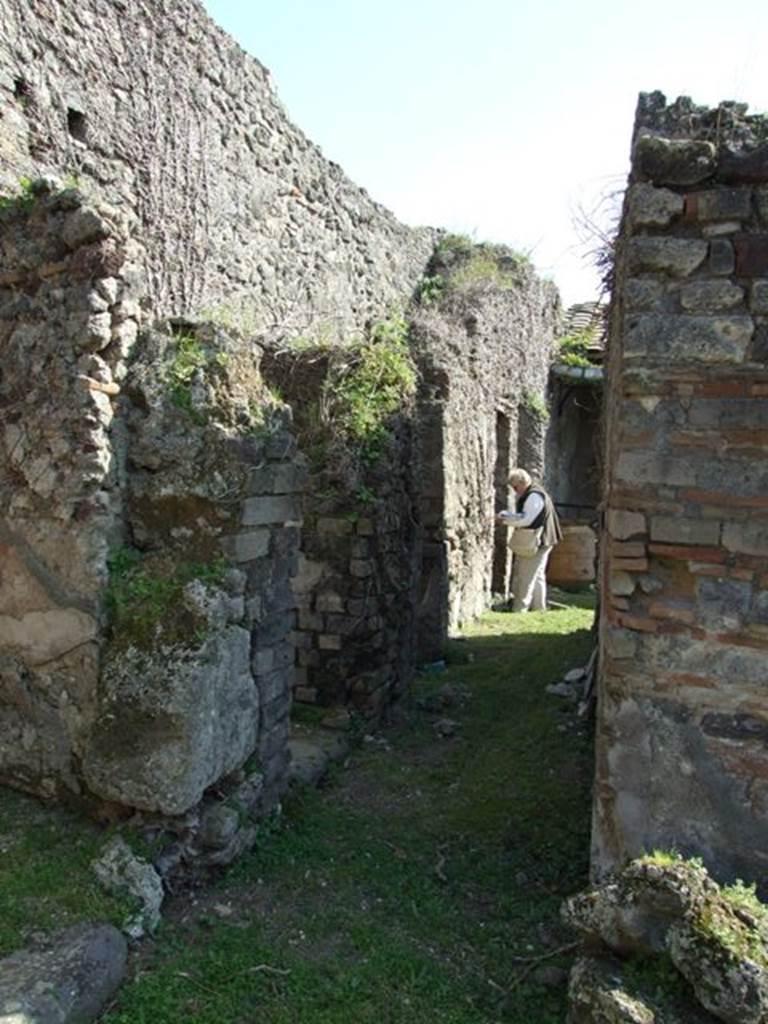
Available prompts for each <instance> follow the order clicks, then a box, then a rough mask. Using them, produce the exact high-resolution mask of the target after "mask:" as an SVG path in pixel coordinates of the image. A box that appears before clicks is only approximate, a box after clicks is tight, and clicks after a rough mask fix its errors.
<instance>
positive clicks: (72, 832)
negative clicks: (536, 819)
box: [0, 789, 133, 956]
mask: <svg viewBox="0 0 768 1024" xmlns="http://www.w3.org/2000/svg"><path fill="white" fill-rule="evenodd" d="M1 795H2V801H1V802H0V956H5V955H6V954H8V953H10V952H11V951H12V950H14V949H17V948H18V947H19V946H23V945H24V944H25V943H26V942H27V940H28V939H29V937H30V935H32V934H33V933H34V932H37V931H49V930H52V929H54V928H61V927H64V926H66V925H69V924H75V923H77V922H78V921H88V920H90V921H94V920H102V921H105V920H106V921H112V922H113V923H114V924H119V923H120V922H122V921H123V920H124V919H125V917H126V915H127V914H128V913H129V912H130V911H131V910H132V909H133V907H132V906H131V904H130V902H129V901H128V900H125V901H122V900H117V899H114V898H113V897H111V896H108V895H107V894H106V893H105V892H103V891H102V889H101V886H100V885H99V884H98V882H97V881H96V877H95V875H94V874H93V873H92V871H91V868H90V863H91V861H92V860H93V859H94V858H95V857H97V856H98V855H99V853H100V852H101V849H102V846H103V844H104V843H105V841H106V839H107V833H106V831H105V830H104V829H101V828H99V827H97V826H96V825H92V824H91V823H89V822H86V821H84V820H83V819H82V818H80V817H79V816H77V815H74V814H71V813H69V812H68V811H66V810H64V809H62V808H53V807H47V806H45V805H44V804H41V803H38V802H37V801H36V800H34V799H32V798H31V797H27V796H24V795H22V794H21V793H14V792H13V791H12V790H6V789H3V790H2V791H1Z"/></svg>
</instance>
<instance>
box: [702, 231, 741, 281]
mask: <svg viewBox="0 0 768 1024" xmlns="http://www.w3.org/2000/svg"><path fill="white" fill-rule="evenodd" d="M707 266H708V269H709V272H710V274H717V275H718V276H720V277H723V276H725V275H726V274H732V273H733V272H734V270H735V269H736V253H735V252H734V249H733V243H732V242H729V241H728V240H727V239H725V238H715V239H713V240H712V241H711V242H710V243H709V263H708V265H707Z"/></svg>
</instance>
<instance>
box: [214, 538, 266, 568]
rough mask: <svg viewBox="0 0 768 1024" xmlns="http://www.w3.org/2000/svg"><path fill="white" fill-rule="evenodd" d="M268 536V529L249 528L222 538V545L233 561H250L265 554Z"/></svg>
mask: <svg viewBox="0 0 768 1024" xmlns="http://www.w3.org/2000/svg"><path fill="white" fill-rule="evenodd" d="M269 538H270V531H269V530H250V531H248V532H244V533H238V534H236V535H235V536H234V537H226V538H224V540H223V541H222V547H223V548H224V551H225V553H226V554H227V555H228V556H229V557H230V558H231V559H232V561H233V562H238V563H241V562H251V561H253V559H255V558H262V557H263V556H264V555H266V554H267V552H268V551H269Z"/></svg>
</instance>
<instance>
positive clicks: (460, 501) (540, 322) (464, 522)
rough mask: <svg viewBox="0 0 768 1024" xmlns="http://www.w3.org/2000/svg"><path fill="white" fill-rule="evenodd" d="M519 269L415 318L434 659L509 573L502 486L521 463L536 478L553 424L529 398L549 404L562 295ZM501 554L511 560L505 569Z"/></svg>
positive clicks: (424, 605)
mask: <svg viewBox="0 0 768 1024" xmlns="http://www.w3.org/2000/svg"><path fill="white" fill-rule="evenodd" d="M515 273H516V278H515V279H514V280H512V279H510V280H508V281H507V282H506V284H505V285H504V286H503V287H498V286H496V285H493V284H483V283H480V284H479V285H476V286H472V287H470V288H469V289H467V290H458V291H456V292H453V293H452V292H450V291H449V293H448V295H447V297H446V298H445V299H444V300H442V301H441V302H440V303H439V304H438V305H437V306H425V307H422V308H421V309H420V311H419V312H418V313H417V314H416V315H415V317H414V324H413V331H412V335H413V337H414V351H415V357H416V360H417V363H418V365H419V367H420V369H421V373H422V384H421V393H420V400H419V437H420V441H419V443H420V446H421V457H422V464H423V474H422V477H421V479H420V480H419V484H418V486H419V496H420V506H421V508H420V514H421V518H422V522H423V524H424V546H423V561H422V569H421V574H420V575H421V593H420V596H419V607H418V615H419V641H418V643H419V651H420V655H421V657H422V658H424V659H429V658H430V657H433V656H434V657H437V656H439V654H440V651H441V647H442V639H443V637H444V636H445V635H446V633H453V632H456V631H457V630H459V628H460V627H461V625H462V623H465V622H470V621H471V620H472V619H473V618H475V617H476V616H478V615H480V614H481V613H482V612H484V611H485V610H486V609H487V608H488V606H489V604H490V600H491V592H492V585H493V581H494V576H499V577H504V576H505V575H506V576H508V569H509V565H508V560H509V556H508V550H507V547H506V540H507V536H506V531H501V532H502V536H501V538H500V542H501V543H500V544H497V545H495V544H494V512H495V511H496V510H497V508H498V507H499V506H500V505H506V507H509V502H510V501H511V495H510V494H508V493H507V494H505V495H504V500H500V497H499V495H498V494H497V484H498V481H499V480H502V481H506V479H507V477H508V475H509V471H510V469H511V468H512V467H513V466H515V465H518V464H521V463H520V462H519V460H522V462H523V463H524V464H526V465H527V466H529V467H530V468H531V471H532V473H533V474H536V473H537V472H539V471H540V469H541V466H542V462H543V452H544V430H543V425H542V424H541V423H540V422H539V421H538V420H537V419H536V418H535V417H532V416H531V415H530V413H529V410H528V408H527V405H526V403H530V401H531V399H534V400H535V399H538V400H539V402H540V403H541V404H542V405H543V404H544V396H545V394H546V387H547V377H548V373H549V365H550V359H551V353H552V346H553V343H554V336H555V330H556V326H557V324H558V323H559V316H560V306H559V299H558V297H557V292H556V290H555V288H554V286H552V285H550V284H547V283H546V282H543V281H540V280H539V279H538V278H537V277H536V275H535V274H534V272H533V270H532V269H531V268H530V267H528V266H526V265H522V266H520V267H519V268H518V269H517V270H516V271H515ZM499 558H501V559H503V560H504V561H505V563H507V564H505V566H498V565H496V566H495V565H494V561H495V560H496V561H498V560H499ZM495 569H496V570H497V571H496V572H495Z"/></svg>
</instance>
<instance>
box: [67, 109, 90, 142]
mask: <svg viewBox="0 0 768 1024" xmlns="http://www.w3.org/2000/svg"><path fill="white" fill-rule="evenodd" d="M67 130H68V131H69V134H70V135H71V136H72V138H73V139H79V140H80V141H81V142H85V135H86V121H85V114H83V113H82V111H80V110H73V108H72V107H70V108H69V110H68V111H67Z"/></svg>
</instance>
